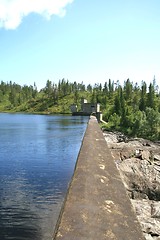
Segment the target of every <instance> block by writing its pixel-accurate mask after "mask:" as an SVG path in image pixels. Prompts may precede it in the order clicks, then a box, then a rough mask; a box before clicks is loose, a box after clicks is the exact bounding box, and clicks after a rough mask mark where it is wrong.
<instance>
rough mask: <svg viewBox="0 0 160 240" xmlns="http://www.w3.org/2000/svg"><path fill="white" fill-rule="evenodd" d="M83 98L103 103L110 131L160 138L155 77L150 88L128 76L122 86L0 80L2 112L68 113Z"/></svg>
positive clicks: (103, 111)
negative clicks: (27, 82)
mask: <svg viewBox="0 0 160 240" xmlns="http://www.w3.org/2000/svg"><path fill="white" fill-rule="evenodd" d="M82 97H84V98H86V99H87V100H88V102H93V103H96V102H98V103H100V104H101V111H102V113H103V119H104V120H105V121H106V122H107V123H108V124H106V125H104V124H103V125H102V127H103V128H105V129H107V130H117V131H121V132H123V133H125V134H127V135H129V136H137V137H144V138H148V139H151V140H160V93H159V92H158V86H156V83H155V79H154V80H153V82H152V83H150V85H149V87H147V85H146V83H145V82H144V81H142V83H141V86H138V84H133V83H132V82H130V80H129V79H127V80H126V81H125V82H124V84H123V86H122V85H120V83H119V81H117V82H116V83H115V82H114V81H111V80H110V79H109V81H108V82H105V84H104V86H102V84H94V86H91V85H90V84H89V85H88V86H85V85H84V84H83V82H82V83H76V82H74V83H70V82H69V81H68V80H65V79H62V80H59V82H58V84H54V83H53V82H51V81H50V80H47V82H46V86H45V87H44V88H43V89H41V90H40V91H38V90H37V87H36V84H34V86H27V85H25V86H20V85H18V84H16V83H12V82H9V83H5V82H3V81H1V83H0V111H1V112H30V113H44V114H48V113H50V114H53V113H66V114H69V113H71V112H70V105H71V104H73V103H76V104H77V106H78V108H79V110H80V101H81V98H82Z"/></svg>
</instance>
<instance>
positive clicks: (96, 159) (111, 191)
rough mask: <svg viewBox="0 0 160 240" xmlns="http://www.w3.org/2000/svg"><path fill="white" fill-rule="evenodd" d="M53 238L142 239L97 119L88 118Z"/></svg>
mask: <svg viewBox="0 0 160 240" xmlns="http://www.w3.org/2000/svg"><path fill="white" fill-rule="evenodd" d="M54 239H55V240H59V239H63V240H103V239H108V240H110V239H114V240H144V237H143V234H142V231H141V228H140V225H139V223H138V221H137V218H136V215H135V213H134V210H133V208H132V205H131V203H130V200H129V198H128V196H127V194H126V190H125V188H124V185H123V183H122V181H121V178H120V175H119V172H118V170H117V168H116V165H115V163H114V161H113V158H112V156H111V153H110V151H109V149H108V147H107V144H106V141H105V139H104V137H103V134H102V132H101V130H100V128H99V125H98V123H97V120H96V119H95V118H91V119H90V120H89V123H88V127H87V130H86V133H85V137H84V140H83V144H82V147H81V150H80V153H79V157H78V161H77V166H76V170H75V173H74V176H73V179H72V182H71V184H70V188H69V191H68V195H67V197H66V202H65V204H64V208H63V209H62V214H61V217H60V219H59V223H58V225H57V229H56V232H55V236H54Z"/></svg>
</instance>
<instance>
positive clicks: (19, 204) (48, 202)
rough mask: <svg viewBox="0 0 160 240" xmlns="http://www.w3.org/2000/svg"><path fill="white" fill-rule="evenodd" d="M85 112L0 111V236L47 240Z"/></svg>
mask: <svg viewBox="0 0 160 240" xmlns="http://www.w3.org/2000/svg"><path fill="white" fill-rule="evenodd" d="M87 122H88V117H84V116H68V115H67V116H66V115H32V114H8V113H0V239H1V240H11V239H12V240H30V239H32V240H51V239H52V235H53V232H54V227H55V224H56V222H57V219H58V216H59V212H60V209H61V206H62V204H63V200H64V197H65V194H66V191H67V188H68V184H69V182H70V180H71V177H72V175H73V171H74V168H75V163H76V160H77V156H78V153H79V150H80V147H81V143H82V139H83V136H84V133H85V130H86V126H87Z"/></svg>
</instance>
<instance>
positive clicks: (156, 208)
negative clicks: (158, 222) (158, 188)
mask: <svg viewBox="0 0 160 240" xmlns="http://www.w3.org/2000/svg"><path fill="white" fill-rule="evenodd" d="M151 217H152V218H159V219H160V202H153V203H152V204H151Z"/></svg>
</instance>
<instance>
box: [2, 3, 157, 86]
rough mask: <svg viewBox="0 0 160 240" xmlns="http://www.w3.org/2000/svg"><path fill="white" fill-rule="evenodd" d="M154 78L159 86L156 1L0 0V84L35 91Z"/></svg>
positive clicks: (150, 80) (139, 81)
mask: <svg viewBox="0 0 160 240" xmlns="http://www.w3.org/2000/svg"><path fill="white" fill-rule="evenodd" d="M33 2H34V4H33ZM154 75H155V78H156V83H157V84H158V85H159V86H160V1H159V0H34V1H33V0H10V1H8V0H0V81H1V80H3V81H4V82H7V81H12V82H16V83H18V84H20V85H24V84H27V85H33V84H34V82H36V85H37V86H38V88H39V89H40V88H43V87H45V85H46V81H47V80H48V79H49V80H51V81H53V82H54V83H57V82H58V80H59V79H62V78H65V79H68V80H69V81H70V82H74V81H77V82H82V81H83V82H84V83H85V84H86V85H87V84H89V83H90V84H94V83H102V84H104V82H105V81H108V79H109V78H110V79H112V80H114V81H115V82H116V81H117V80H120V82H121V83H122V84H123V82H124V80H126V79H127V78H130V80H131V81H133V82H134V83H135V82H138V83H139V85H140V84H141V81H142V80H144V81H146V82H147V84H149V83H150V82H152V80H153V78H154Z"/></svg>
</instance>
